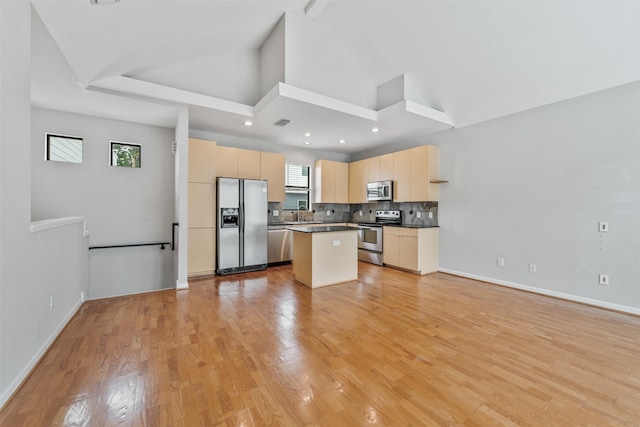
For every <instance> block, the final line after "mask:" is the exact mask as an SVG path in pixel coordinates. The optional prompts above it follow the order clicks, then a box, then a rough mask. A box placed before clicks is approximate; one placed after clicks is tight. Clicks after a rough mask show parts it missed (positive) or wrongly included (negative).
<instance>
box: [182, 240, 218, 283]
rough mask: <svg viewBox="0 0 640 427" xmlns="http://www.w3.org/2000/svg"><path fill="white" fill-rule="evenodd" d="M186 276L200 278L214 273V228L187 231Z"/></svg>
mask: <svg viewBox="0 0 640 427" xmlns="http://www.w3.org/2000/svg"><path fill="white" fill-rule="evenodd" d="M188 234H189V245H188V246H189V257H188V260H187V275H188V276H201V275H206V274H213V273H214V272H215V269H216V267H215V264H216V255H215V246H216V237H215V228H190V229H189V233H188Z"/></svg>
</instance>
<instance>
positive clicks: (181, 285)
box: [176, 280, 189, 289]
mask: <svg viewBox="0 0 640 427" xmlns="http://www.w3.org/2000/svg"><path fill="white" fill-rule="evenodd" d="M176 289H189V282H188V281H182V280H176Z"/></svg>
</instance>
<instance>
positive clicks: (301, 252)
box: [289, 225, 358, 288]
mask: <svg viewBox="0 0 640 427" xmlns="http://www.w3.org/2000/svg"><path fill="white" fill-rule="evenodd" d="M289 229H290V230H293V231H294V233H293V274H294V275H295V278H296V280H297V281H299V282H300V283H303V284H304V285H306V286H308V287H310V288H318V287H321V286H328V285H335V284H337V283H342V282H349V281H351V280H357V279H358V229H357V228H355V227H348V226H344V225H331V226H313V227H290V228H289Z"/></svg>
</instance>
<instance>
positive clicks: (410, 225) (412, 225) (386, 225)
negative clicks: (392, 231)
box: [362, 223, 440, 228]
mask: <svg viewBox="0 0 640 427" xmlns="http://www.w3.org/2000/svg"><path fill="white" fill-rule="evenodd" d="M362 225H372V224H371V223H366V224H362ZM379 225H382V226H383V227H398V228H440V226H439V225H428V224H379Z"/></svg>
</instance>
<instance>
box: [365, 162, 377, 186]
mask: <svg viewBox="0 0 640 427" xmlns="http://www.w3.org/2000/svg"><path fill="white" fill-rule="evenodd" d="M366 165H367V182H375V181H380V157H372V158H370V159H367V160H366Z"/></svg>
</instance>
